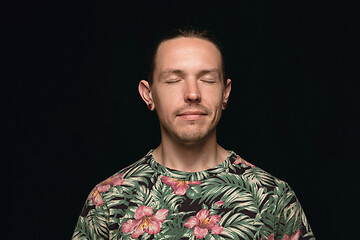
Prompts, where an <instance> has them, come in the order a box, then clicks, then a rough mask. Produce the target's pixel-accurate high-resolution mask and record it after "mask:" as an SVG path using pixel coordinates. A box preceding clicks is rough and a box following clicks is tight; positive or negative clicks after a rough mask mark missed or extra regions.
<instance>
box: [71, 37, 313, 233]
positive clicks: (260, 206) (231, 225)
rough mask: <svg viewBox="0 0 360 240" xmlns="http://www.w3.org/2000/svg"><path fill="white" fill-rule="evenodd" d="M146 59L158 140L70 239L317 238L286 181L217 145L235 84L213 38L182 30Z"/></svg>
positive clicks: (103, 187) (112, 181) (109, 183)
mask: <svg viewBox="0 0 360 240" xmlns="http://www.w3.org/2000/svg"><path fill="white" fill-rule="evenodd" d="M150 67H151V70H150V74H149V77H148V81H146V80H141V81H140V83H139V93H140V95H141V97H142V99H143V100H144V102H145V103H146V104H147V106H148V108H149V109H150V110H151V111H154V110H155V111H156V113H157V115H158V118H159V121H160V129H161V143H160V145H159V146H158V147H157V148H156V149H155V150H150V151H149V153H148V154H146V156H145V157H143V158H142V159H140V160H139V161H137V162H136V163H134V164H132V165H131V166H129V167H127V168H125V169H123V170H121V171H119V172H118V173H116V174H115V175H113V176H112V177H110V178H109V179H107V180H105V181H104V182H102V183H100V184H98V185H97V186H96V187H95V188H94V189H93V190H92V192H91V193H90V195H89V197H88V199H87V201H86V203H85V206H84V208H83V210H82V212H81V215H80V217H79V220H78V223H77V226H76V229H75V232H74V234H73V239H314V236H313V233H312V231H311V228H310V226H309V224H308V223H307V220H306V217H305V215H304V213H303V210H302V208H301V206H300V204H299V202H298V200H297V198H296V196H295V194H294V192H293V191H292V190H291V189H290V187H289V186H288V185H287V183H285V182H283V181H281V180H279V179H277V178H275V177H273V176H272V175H270V174H268V173H266V172H265V171H263V170H261V169H260V168H257V167H255V166H254V165H252V164H250V163H248V162H246V161H245V160H243V159H242V158H241V157H240V156H238V155H237V154H236V153H234V152H232V151H227V150H225V149H224V148H222V147H221V146H220V145H219V144H217V141H216V125H217V123H218V122H219V120H220V117H221V113H222V111H223V110H224V109H225V108H226V106H227V102H228V99H229V95H230V91H231V80H230V79H226V78H225V76H224V75H225V73H224V61H223V57H222V53H221V49H220V47H219V45H218V44H217V42H216V41H215V40H214V39H213V38H212V37H210V36H209V35H208V34H207V33H206V32H200V31H195V30H178V31H177V32H176V33H175V34H174V35H172V36H170V37H167V38H165V39H163V40H162V41H160V43H159V44H158V46H157V48H156V49H155V53H154V56H153V58H152V64H151V66H150Z"/></svg>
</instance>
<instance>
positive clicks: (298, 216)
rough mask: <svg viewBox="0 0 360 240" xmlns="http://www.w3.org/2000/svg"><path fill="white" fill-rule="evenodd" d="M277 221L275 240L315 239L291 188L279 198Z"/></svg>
mask: <svg viewBox="0 0 360 240" xmlns="http://www.w3.org/2000/svg"><path fill="white" fill-rule="evenodd" d="M276 219H277V222H276V223H275V226H276V232H275V239H294V240H298V239H302V240H305V239H306V240H308V239H311V240H314V239H315V237H314V234H313V232H312V230H311V227H310V224H309V223H308V221H307V219H306V216H305V213H304V211H303V209H302V207H301V205H300V202H299V200H298V199H297V197H296V195H295V193H294V191H293V190H291V188H290V187H288V188H287V189H286V190H285V191H284V192H283V194H282V195H281V196H280V198H279V201H278V203H277V207H276Z"/></svg>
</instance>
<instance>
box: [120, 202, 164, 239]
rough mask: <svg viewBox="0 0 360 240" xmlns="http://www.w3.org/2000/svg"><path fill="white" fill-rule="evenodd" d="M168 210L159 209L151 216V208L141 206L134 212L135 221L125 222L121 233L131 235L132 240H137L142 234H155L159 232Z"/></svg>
mask: <svg viewBox="0 0 360 240" xmlns="http://www.w3.org/2000/svg"><path fill="white" fill-rule="evenodd" d="M168 212H169V210H167V209H163V208H162V209H160V210H158V211H157V212H156V213H155V214H154V215H153V209H152V207H146V206H144V205H141V206H140V207H138V209H136V211H135V219H130V220H127V221H126V222H125V223H124V224H123V225H122V231H123V232H124V233H132V234H131V237H132V238H138V237H139V236H140V235H141V234H143V233H144V232H147V233H148V234H157V233H159V232H160V228H161V225H162V223H163V222H164V221H165V218H166V216H167V214H168Z"/></svg>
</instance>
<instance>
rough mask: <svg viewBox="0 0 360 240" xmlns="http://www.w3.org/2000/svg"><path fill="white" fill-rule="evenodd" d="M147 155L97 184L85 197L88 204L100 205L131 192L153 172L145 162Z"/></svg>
mask: <svg viewBox="0 0 360 240" xmlns="http://www.w3.org/2000/svg"><path fill="white" fill-rule="evenodd" d="M147 156H148V155H146V156H144V157H143V158H141V159H140V160H138V161H136V162H134V163H133V164H131V165H129V166H127V167H125V168H123V169H121V170H120V171H118V172H116V173H115V174H113V175H112V176H110V177H108V178H107V179H105V180H104V181H102V182H100V183H99V184H97V185H96V186H95V187H94V188H93V189H92V191H91V192H90V194H89V196H88V198H87V202H88V204H90V205H95V206H97V207H101V206H103V205H104V204H105V205H106V202H108V201H110V200H111V199H114V198H119V197H123V196H124V194H125V195H126V192H131V191H132V190H133V189H134V188H135V187H136V186H137V185H138V184H141V182H142V181H145V182H146V181H147V179H146V177H147V176H151V175H152V172H153V170H152V169H151V167H150V166H149V164H147Z"/></svg>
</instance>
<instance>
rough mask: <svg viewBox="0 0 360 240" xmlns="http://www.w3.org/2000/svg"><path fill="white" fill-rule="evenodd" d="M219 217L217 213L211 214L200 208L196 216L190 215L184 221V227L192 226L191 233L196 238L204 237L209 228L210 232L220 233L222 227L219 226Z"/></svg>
mask: <svg viewBox="0 0 360 240" xmlns="http://www.w3.org/2000/svg"><path fill="white" fill-rule="evenodd" d="M220 219H221V217H220V216H219V215H211V216H210V212H209V210H206V209H201V210H200V211H199V212H198V213H197V214H196V216H193V217H191V218H190V219H189V220H188V221H187V222H186V223H185V227H187V228H194V231H193V234H194V236H195V237H196V238H198V239H202V238H204V237H205V236H206V235H207V234H208V232H209V229H210V230H211V234H216V235H218V234H221V233H222V231H223V227H221V226H219V224H218V223H219V221H220Z"/></svg>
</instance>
